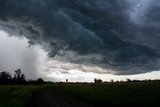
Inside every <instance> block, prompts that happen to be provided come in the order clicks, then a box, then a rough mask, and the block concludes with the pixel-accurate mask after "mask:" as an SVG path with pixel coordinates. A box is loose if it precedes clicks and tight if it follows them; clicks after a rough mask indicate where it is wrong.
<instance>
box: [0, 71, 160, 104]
mask: <svg viewBox="0 0 160 107" xmlns="http://www.w3.org/2000/svg"><path fill="white" fill-rule="evenodd" d="M48 83H50V82H45V81H44V80H43V79H42V78H38V79H37V80H28V81H27V80H26V79H25V74H23V73H22V72H21V69H18V70H16V71H15V74H14V76H13V77H12V75H11V74H10V73H8V72H6V71H3V72H0V84H1V85H0V107H23V106H24V104H25V102H26V101H27V100H28V99H29V98H30V97H31V95H32V94H33V93H34V92H36V91H38V90H41V89H44V88H49V87H53V88H57V89H60V90H62V91H63V92H66V93H68V94H71V95H73V96H75V97H77V98H79V99H80V100H83V101H85V102H89V103H90V104H93V105H95V106H96V107H139V106H140V107H150V106H153V107H158V106H159V105H160V80H143V81H139V80H130V79H127V80H126V82H119V81H117V82H114V81H113V79H112V80H111V82H103V81H102V80H101V79H94V83H69V82H68V80H66V83H62V82H60V83H52V84H48ZM6 84H7V85H6ZM31 84H32V85H31ZM47 84H48V85H47Z"/></svg>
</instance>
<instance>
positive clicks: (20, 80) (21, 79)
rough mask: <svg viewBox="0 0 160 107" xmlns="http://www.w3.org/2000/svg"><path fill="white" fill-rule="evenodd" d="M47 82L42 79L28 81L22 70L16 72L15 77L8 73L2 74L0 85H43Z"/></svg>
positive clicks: (0, 75)
mask: <svg viewBox="0 0 160 107" xmlns="http://www.w3.org/2000/svg"><path fill="white" fill-rule="evenodd" d="M43 83H45V81H44V80H43V79H42V78H38V79H37V80H28V81H27V80H26V78H25V74H23V73H22V71H21V69H17V70H15V74H14V77H12V75H11V74H10V73H8V72H7V71H3V72H0V84H19V85H20V84H21V85H24V84H43Z"/></svg>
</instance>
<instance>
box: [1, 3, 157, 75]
mask: <svg viewBox="0 0 160 107" xmlns="http://www.w3.org/2000/svg"><path fill="white" fill-rule="evenodd" d="M159 4H160V1H158V0H140V1H138V0H123V1H122V0H121V1H120V0H1V1H0V28H1V29H2V30H5V31H7V32H9V33H10V34H11V35H18V36H25V37H26V38H27V39H28V40H29V43H30V44H31V45H33V44H38V45H41V46H42V47H43V48H44V49H45V50H46V51H47V52H48V55H49V56H50V57H55V56H60V57H62V58H64V59H66V60H67V61H69V62H71V63H75V64H84V65H89V66H97V67H101V68H103V69H104V68H105V69H110V70H114V71H116V73H115V74H135V73H144V72H149V71H153V70H159V69H160V64H159V63H160V60H159V57H160V48H159V44H160V30H159V28H160V19H159V18H160V13H159V11H160V8H159ZM97 72H98V71H97Z"/></svg>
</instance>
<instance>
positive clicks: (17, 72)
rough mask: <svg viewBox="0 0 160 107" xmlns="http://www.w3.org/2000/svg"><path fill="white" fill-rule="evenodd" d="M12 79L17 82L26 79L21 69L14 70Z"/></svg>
mask: <svg viewBox="0 0 160 107" xmlns="http://www.w3.org/2000/svg"><path fill="white" fill-rule="evenodd" d="M13 80H14V81H15V82H17V83H22V82H25V81H26V79H25V74H23V73H22V71H21V69H17V70H15V74H14V77H13Z"/></svg>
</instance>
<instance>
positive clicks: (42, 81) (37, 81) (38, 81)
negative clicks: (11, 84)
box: [36, 78, 44, 83]
mask: <svg viewBox="0 0 160 107" xmlns="http://www.w3.org/2000/svg"><path fill="white" fill-rule="evenodd" d="M36 83H44V80H43V79H42V78H38V79H37V80H36Z"/></svg>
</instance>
